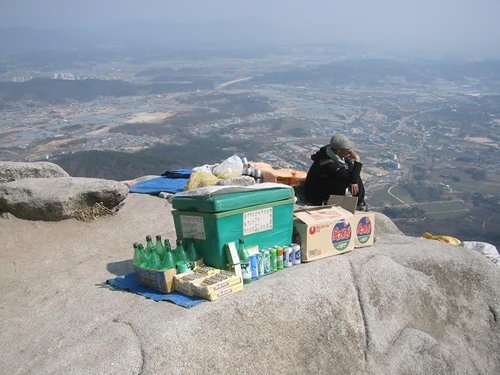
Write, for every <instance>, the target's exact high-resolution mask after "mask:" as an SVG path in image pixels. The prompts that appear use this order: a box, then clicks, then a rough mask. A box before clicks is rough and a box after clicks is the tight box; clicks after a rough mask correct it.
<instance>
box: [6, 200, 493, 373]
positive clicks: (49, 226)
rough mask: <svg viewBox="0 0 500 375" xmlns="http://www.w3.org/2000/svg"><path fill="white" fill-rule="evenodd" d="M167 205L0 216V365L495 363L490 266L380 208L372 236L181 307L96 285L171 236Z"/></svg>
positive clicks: (245, 367)
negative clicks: (75, 214)
mask: <svg viewBox="0 0 500 375" xmlns="http://www.w3.org/2000/svg"><path fill="white" fill-rule="evenodd" d="M171 210H172V207H171V205H170V204H169V203H168V202H167V201H166V200H165V199H161V198H159V197H155V196H150V195H144V194H128V195H127V196H126V197H125V198H124V200H123V201H122V206H121V208H120V209H119V210H117V211H116V212H113V213H112V214H109V215H103V216H100V217H97V218H95V220H91V221H81V220H76V219H74V218H69V219H66V220H62V221H41V220H24V219H20V218H17V217H15V216H13V215H9V216H7V217H5V218H0V240H1V243H2V250H1V253H0V254H1V255H0V266H1V269H2V277H1V278H0V286H1V288H2V291H3V299H2V308H1V310H0V311H1V313H0V318H1V319H0V328H1V334H0V345H1V346H2V348H3V350H2V351H1V353H0V365H1V368H2V373H5V374H163V373H172V374H180V373H189V374H201V373H209V374H216V373H224V374H226V373H227V374H236V373H247V374H263V373H264V374H303V373H319V374H498V373H500V351H499V350H498V349H499V348H500V322H499V317H500V288H499V286H500V272H499V270H498V267H497V266H495V265H494V264H493V263H492V262H490V261H489V260H488V259H487V258H486V257H484V256H483V255H481V254H479V253H477V252H474V251H471V250H468V249H467V248H464V247H460V246H453V245H449V244H445V243H442V242H439V241H434V240H428V239H423V238H416V237H409V236H405V235H403V234H402V233H401V232H400V231H399V230H398V229H397V228H396V227H395V226H394V224H393V223H392V222H391V221H390V220H389V219H388V218H387V217H385V216H384V215H382V214H376V241H375V243H374V245H373V246H370V247H366V248H361V249H355V250H353V251H351V252H348V253H345V254H341V255H338V256H333V257H329V258H325V259H322V260H318V261H315V262H311V263H303V264H301V265H298V266H293V267H292V268H289V269H285V270H283V271H279V272H277V273H274V274H271V275H269V276H266V277H263V278H261V279H260V280H258V281H255V282H253V283H251V284H249V285H246V286H245V288H244V290H243V292H240V293H237V294H234V295H231V296H228V297H226V298H223V299H221V300H217V301H213V302H208V301H207V302H203V303H201V304H200V305H197V306H195V307H192V308H190V309H186V308H183V307H180V306H177V305H175V304H172V303H169V302H154V301H152V300H149V299H146V298H144V297H142V296H140V295H136V294H133V293H129V292H125V291H118V290H115V289H113V288H111V287H110V286H108V285H107V284H106V280H108V279H111V278H114V277H116V276H117V275H123V274H128V273H131V272H133V267H132V263H131V256H132V245H131V244H132V243H133V242H135V241H143V239H144V237H145V236H146V234H152V235H154V234H161V235H162V236H163V238H170V239H172V240H173V239H174V238H175V230H174V225H173V217H172V214H171Z"/></svg>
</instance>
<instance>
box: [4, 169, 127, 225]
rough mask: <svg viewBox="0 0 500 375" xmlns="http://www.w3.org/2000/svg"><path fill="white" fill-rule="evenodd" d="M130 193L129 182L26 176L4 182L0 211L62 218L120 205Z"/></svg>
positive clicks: (24, 216)
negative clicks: (96, 208)
mask: <svg viewBox="0 0 500 375" xmlns="http://www.w3.org/2000/svg"><path fill="white" fill-rule="evenodd" d="M127 195H128V188H127V186H126V185H125V184H123V183H121V182H117V181H111V180H103V179H96V178H83V177H54V178H25V179H22V180H16V181H11V182H6V183H1V184H0V211H6V212H10V213H11V214H13V215H14V216H16V217H18V218H20V219H27V220H44V221H60V220H65V219H69V218H74V217H78V215H81V214H82V213H85V212H87V211H89V210H91V209H92V208H93V207H94V206H95V204H96V203H97V204H98V203H102V205H103V206H104V207H105V208H107V209H110V210H112V209H114V208H116V207H117V206H118V205H119V204H120V203H121V202H122V201H123V200H124V199H125V198H126V196H127Z"/></svg>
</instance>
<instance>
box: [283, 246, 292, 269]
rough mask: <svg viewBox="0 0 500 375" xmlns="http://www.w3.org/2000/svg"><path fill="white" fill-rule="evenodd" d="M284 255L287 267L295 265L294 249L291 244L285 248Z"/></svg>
mask: <svg viewBox="0 0 500 375" xmlns="http://www.w3.org/2000/svg"><path fill="white" fill-rule="evenodd" d="M283 256H284V263H285V267H291V266H293V250H292V248H291V247H290V246H286V247H284V248H283Z"/></svg>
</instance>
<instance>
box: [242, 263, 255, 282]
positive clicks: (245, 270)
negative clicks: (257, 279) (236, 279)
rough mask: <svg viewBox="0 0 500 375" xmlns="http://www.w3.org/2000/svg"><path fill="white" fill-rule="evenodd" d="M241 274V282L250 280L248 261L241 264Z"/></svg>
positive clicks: (250, 269)
mask: <svg viewBox="0 0 500 375" xmlns="http://www.w3.org/2000/svg"><path fill="white" fill-rule="evenodd" d="M241 274H242V276H243V280H252V267H251V266H250V261H248V262H242V263H241Z"/></svg>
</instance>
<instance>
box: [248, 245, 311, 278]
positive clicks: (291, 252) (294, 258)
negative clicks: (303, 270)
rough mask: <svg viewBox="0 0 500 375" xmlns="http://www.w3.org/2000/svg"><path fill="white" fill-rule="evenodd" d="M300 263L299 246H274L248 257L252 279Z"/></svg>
mask: <svg viewBox="0 0 500 375" xmlns="http://www.w3.org/2000/svg"><path fill="white" fill-rule="evenodd" d="M301 262H302V253H301V249H300V245H299V244H295V243H293V244H291V245H290V246H274V247H272V248H269V249H262V250H259V253H258V254H256V255H253V256H251V257H250V269H251V271H252V279H258V278H259V277H262V276H264V275H269V274H270V273H273V272H276V271H279V270H281V269H283V268H287V267H292V266H293V265H297V264H300V263H301Z"/></svg>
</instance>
